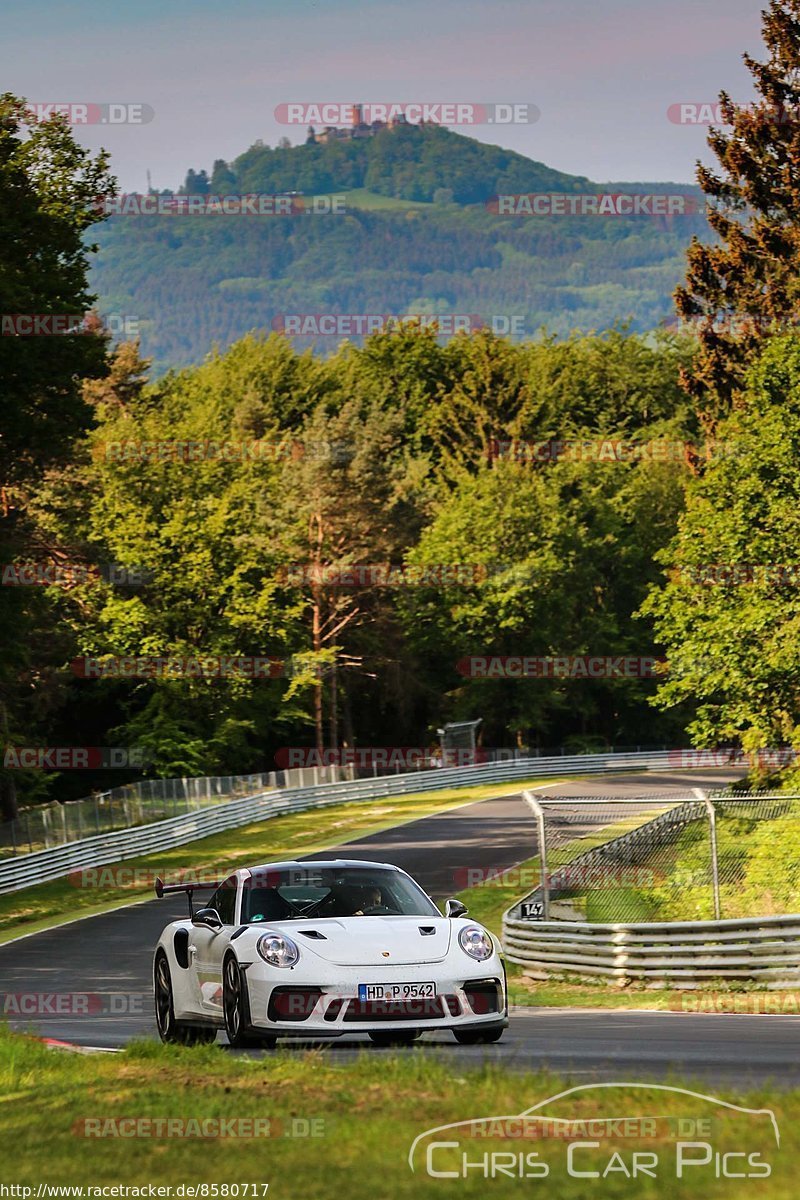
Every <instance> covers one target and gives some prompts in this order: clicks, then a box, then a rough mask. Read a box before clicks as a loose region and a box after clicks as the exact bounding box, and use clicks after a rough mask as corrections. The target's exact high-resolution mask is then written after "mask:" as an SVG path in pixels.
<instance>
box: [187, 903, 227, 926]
mask: <svg viewBox="0 0 800 1200" xmlns="http://www.w3.org/2000/svg"><path fill="white" fill-rule="evenodd" d="M192 924H193V925H200V926H202V927H203V928H204V929H213V930H214V931H216V930H217V929H222V918H221V917H220V915H219V913H218V912H217V910H216V909H215V908H198V910H197V912H196V913H195V914H194V916H193V917H192Z"/></svg>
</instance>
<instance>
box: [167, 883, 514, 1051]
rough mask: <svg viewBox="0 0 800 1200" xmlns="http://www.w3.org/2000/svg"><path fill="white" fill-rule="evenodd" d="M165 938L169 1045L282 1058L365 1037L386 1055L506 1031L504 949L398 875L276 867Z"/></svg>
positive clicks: (222, 895) (191, 888)
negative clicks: (391, 1048)
mask: <svg viewBox="0 0 800 1200" xmlns="http://www.w3.org/2000/svg"><path fill="white" fill-rule="evenodd" d="M200 886H201V885H198V884H194V883H187V884H174V885H171V886H165V885H164V884H163V883H162V882H161V880H157V881H156V894H157V895H158V896H163V895H165V894H166V893H168V892H186V893H187V894H188V897H189V917H188V918H187V919H186V920H182V921H174V922H173V923H172V924H170V925H168V926H167V927H166V929H165V930H164V932H163V933H162V935H161V937H160V939H159V942H158V945H157V947H156V952H155V959H154V964H153V979H154V992H155V1009H156V1022H157V1026H158V1032H159V1035H160V1037H161V1038H162V1040H163V1041H165V1042H184V1043H192V1042H198V1041H209V1042H210V1041H213V1040H214V1038H215V1037H216V1034H217V1031H218V1030H220V1029H224V1031H225V1033H226V1034H227V1038H228V1041H229V1042H230V1043H231V1044H232V1045H233V1046H253V1045H261V1046H273V1045H274V1044H275V1041H276V1039H277V1038H278V1037H281V1036H295V1037H296V1036H298V1035H299V1036H303V1037H309V1036H311V1037H314V1038H318V1037H320V1036H322V1037H332V1036H333V1037H335V1036H341V1035H342V1034H345V1033H356V1032H360V1033H368V1034H369V1036H370V1038H371V1039H372V1040H373V1041H374V1042H376V1043H379V1044H402V1043H410V1042H413V1041H415V1040H416V1039H417V1038H418V1037H420V1036H421V1034H422V1033H423V1032H425V1031H426V1030H437V1029H439V1030H441V1029H449V1030H451V1031H452V1033H453V1034H454V1036H455V1038H456V1040H457V1041H459V1042H462V1043H468V1044H469V1043H480V1042H484V1043H485V1042H495V1041H497V1040H499V1038H500V1037H501V1036H502V1034H503V1030H504V1029H505V1028H506V1026H507V1025H508V1008H507V1000H506V985H505V971H504V967H503V961H502V957H501V952H500V945H499V943H498V942H497V939H496V938H494V937H493V936H492V934H491V933H489V932H488V930H486V929H484V928H483V927H482V926H481V925H479V924H477V923H476V922H474V921H470V920H469V919H468V918H467V915H466V912H467V910H466V909H465V908H464V905H463V904H461V903H460V902H459V901H457V900H448V901H447V902H446V906H445V914H446V915H445V916H442V914H441V913H440V912H439V909H438V908H437V907H436V905H435V904H434V902H433V901H432V900H431V899H430V897H429V896H428V895H426V893H425V892H424V891H423V890H422V888H421V887H420V886H419V885H418V884H417V883H416V882H415V881H414V880H413V879H412V878H411V876H410V875H407V874H406V872H405V871H401V870H400V869H399V868H398V867H395V866H391V865H389V864H387V863H372V862H349V861H339V860H336V861H329V862H277V863H267V864H266V865H263V866H259V867H251V868H249V869H242V870H239V871H235V872H234V873H233V874H232V875H230V876H229V878H227V879H226V880H224V881H223V882H222V883H220V884H211V885H206V886H208V887H212V888H214V889H215V890H214V894H213V895H212V896H211V898H210V899H209V901H208V904H207V905H206V906H205V907H203V908H200V909H198V910H197V911H195V910H194V905H193V894H194V892H195V891H198V890H199V889H200Z"/></svg>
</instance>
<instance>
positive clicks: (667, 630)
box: [643, 336, 800, 751]
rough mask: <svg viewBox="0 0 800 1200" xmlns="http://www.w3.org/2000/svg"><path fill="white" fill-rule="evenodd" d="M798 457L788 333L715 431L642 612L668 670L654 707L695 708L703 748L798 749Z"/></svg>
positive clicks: (799, 427)
mask: <svg viewBox="0 0 800 1200" xmlns="http://www.w3.org/2000/svg"><path fill="white" fill-rule="evenodd" d="M798 455H800V340H798V339H797V338H796V337H793V336H784V337H782V338H778V339H775V340H773V341H772V342H771V343H769V344H768V345H767V346H766V347H765V349H764V351H763V354H762V355H761V357H760V359H759V361H758V362H757V363H756V364H755V365H754V366H753V367H752V368H751V370H750V372H749V374H748V376H747V381H746V387H745V389H744V391H743V394H742V399H741V402H740V407H739V409H738V411H735V412H734V413H732V414H731V415H729V416H728V417H727V418H726V419H725V420H724V421H722V422H721V423H720V425H719V428H718V451H717V454H716V455H715V456H714V457H713V458H712V460H711V462H710V463H709V465H708V467H707V469H706V470H705V472H704V474H703V475H702V477H700V478H698V479H696V480H694V481H693V482H692V484H691V486H690V488H689V491H688V493H687V503H686V510H685V512H684V513H683V514H682V515H681V517H680V519H679V522H678V530H677V533H676V536H675V538H674V540H672V541H671V543H670V544H669V546H668V547H667V548H666V549H665V550H664V552H663V553H662V554H661V555H660V560H661V562H662V564H663V566H664V568H665V574H666V576H667V581H666V582H665V583H664V584H663V586H661V587H658V588H656V589H655V590H653V591H652V592H651V594H650V595H649V597H648V599H647V601H646V603H645V604H644V606H643V613H644V614H646V615H647V616H648V617H649V618H650V619H651V620H652V621H653V622H654V625H655V631H656V635H657V637H658V639H659V641H660V642H661V643H662V644H663V645H664V646H665V647H666V657H667V660H668V663H669V674H668V676H667V679H666V682H665V683H664V684H663V686H662V687H661V688H660V690H659V693H658V696H657V703H658V705H659V706H660V707H662V708H664V709H668V708H671V707H673V706H675V705H678V704H681V703H683V702H684V701H686V700H691V701H692V702H694V703H696V704H697V715H696V718H695V720H694V721H693V722H692V724H691V725H690V726H689V731H690V733H691V735H692V737H693V738H694V740H695V744H697V745H700V746H714V745H716V744H718V743H730V742H734V743H741V745H742V746H744V748H745V749H746V750H748V751H754V750H758V749H760V748H762V747H768V746H774V745H776V744H782V743H791V744H793V745H800V736H799V735H800V659H798V655H797V640H798V630H800V590H798V580H799V579H800V566H798V558H800V554H798V548H800V483H799V482H798V473H797V461H798Z"/></svg>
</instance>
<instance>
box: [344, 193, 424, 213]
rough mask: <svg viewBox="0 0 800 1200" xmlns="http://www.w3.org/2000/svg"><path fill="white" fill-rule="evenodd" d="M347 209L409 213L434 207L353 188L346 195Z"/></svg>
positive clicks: (418, 201)
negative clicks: (417, 209)
mask: <svg viewBox="0 0 800 1200" xmlns="http://www.w3.org/2000/svg"><path fill="white" fill-rule="evenodd" d="M345 197H346V198H345V208H348V209H349V208H362V209H366V210H367V211H373V212H388V211H395V212H408V211H409V210H410V209H412V208H427V209H431V208H433V207H434V205H433V204H429V203H428V201H427V200H400V199H397V198H396V197H395V196H380V195H378V193H377V192H370V191H368V190H367V189H366V188H352V189H351V190H350V191H349V192H346V193H345Z"/></svg>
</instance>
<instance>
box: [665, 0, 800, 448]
mask: <svg viewBox="0 0 800 1200" xmlns="http://www.w3.org/2000/svg"><path fill="white" fill-rule="evenodd" d="M762 29H763V38H764V43H765V46H766V48H767V51H768V57H767V60H766V61H765V62H763V63H762V62H758V61H756V60H755V59H753V58H751V57H750V55H749V54H745V55H744V56H743V58H744V62H745V65H746V66H747V68H748V70H749V71H750V73H751V74H752V76H753V79H754V81H755V86H756V89H757V91H758V92H759V94H760V95H759V99H758V101H757V102H756V103H755V104H753V105H751V106H748V107H746V108H741V107H737V106H736V105H735V104H734V102H733V101H732V100H731V98H730V96H729V95H728V94H727V93H726V92H722V93H720V106H721V112H722V116H723V119H724V121H725V123H726V125H727V126H729V127H730V131H729V132H724V131H722V130H720V129H716V128H714V129H712V130H711V132H710V134H709V138H708V143H709V146H710V147H711V149H712V150H713V151H714V153H715V155H716V157H717V159H718V160H719V168H718V169H717V170H712V169H711V168H709V167H705V166H703V165H702V164H700V163H698V170H697V180H698V183H699V184H700V187H701V188H702V189H703V191H704V192H705V194H706V196H707V197H708V200H709V221H710V224H711V226H712V228H713V229H714V230H715V231H716V233H717V234H718V237H719V241H718V242H716V243H715V244H713V245H706V244H703V243H701V242H699V241H698V240H697V238H694V239H693V240H692V244H691V246H690V248H689V251H688V269H687V277H686V282H685V285H684V286H682V287H679V288H678V289H677V291H676V293H675V302H676V306H677V309H678V312H679V314H680V315H681V317H683V318H684V319H685V320H687V321H690V322H692V324H696V325H697V326H698V333H699V339H700V348H699V354H698V356H697V359H696V361H695V363H694V365H693V367H692V368H691V370H690V371H688V372H686V373H685V377H684V384H685V386H686V388H687V390H688V391H689V393H690V394H691V395H692V396H693V397H694V399H695V402H696V404H697V407H698V410H699V413H700V415H701V417H702V419H703V422H704V424H705V426H706V428H708V429H711V428H713V426H714V425H715V424H716V421H717V420H718V419H719V417H720V416H722V415H723V414H724V413H725V412H726V411H728V410H729V408H730V407H731V406H732V404H735V401H736V395H737V392H738V390H739V389H740V387H741V382H742V377H743V372H744V368H745V365H746V363H747V362H748V361H749V360H750V359H751V358H752V353H753V350H754V349H755V348H756V346H757V344H758V343H759V342H760V341H761V340H762V339H763V338H764V337H765V336H768V335H769V334H770V333H771V332H774V331H775V330H777V329H778V328H782V327H785V326H786V325H787V324H790V323H791V324H793V323H794V322H795V321H796V314H797V312H798V292H800V278H798V263H799V262H800V0H771V2H770V5H769V7H768V8H767V9H766V10H765V11H764V12H763V13H762Z"/></svg>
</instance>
